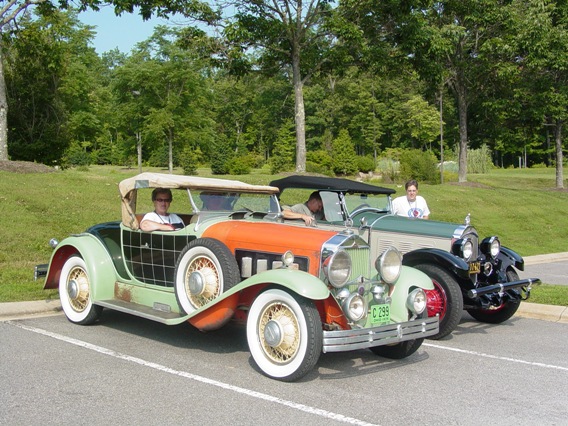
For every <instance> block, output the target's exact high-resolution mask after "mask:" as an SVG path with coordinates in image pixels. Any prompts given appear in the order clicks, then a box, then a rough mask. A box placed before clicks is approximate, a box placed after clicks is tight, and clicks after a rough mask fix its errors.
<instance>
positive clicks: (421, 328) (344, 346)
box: [322, 316, 439, 353]
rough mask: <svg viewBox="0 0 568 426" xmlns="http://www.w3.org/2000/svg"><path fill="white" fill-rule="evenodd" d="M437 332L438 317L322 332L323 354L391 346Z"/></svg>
mask: <svg viewBox="0 0 568 426" xmlns="http://www.w3.org/2000/svg"><path fill="white" fill-rule="evenodd" d="M438 331H439V320H438V317H437V316H436V317H431V318H424V319H417V320H414V321H407V322H403V323H399V324H388V325H382V326H379V327H372V328H363V329H353V330H339V331H324V332H323V349H322V350H323V352H324V353H327V352H344V351H353V350H356V349H365V348H371V347H374V346H383V345H391V344H396V343H400V342H405V341H407V340H414V339H423V338H425V337H428V336H433V335H435V334H437V333H438Z"/></svg>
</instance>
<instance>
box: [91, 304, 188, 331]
mask: <svg viewBox="0 0 568 426" xmlns="http://www.w3.org/2000/svg"><path fill="white" fill-rule="evenodd" d="M93 303H94V304H95V305H99V306H103V307H105V308H109V309H113V310H115V311H120V312H125V313H127V314H131V315H136V316H138V317H142V318H146V319H149V320H152V321H156V322H161V323H162V324H167V325H175V324H181V323H182V322H184V321H187V315H181V314H179V313H177V312H171V311H169V306H166V305H161V304H158V305H156V308H157V309H156V308H151V307H149V306H145V305H140V304H138V303H132V302H125V301H124V300H117V299H110V300H97V301H96V302H93Z"/></svg>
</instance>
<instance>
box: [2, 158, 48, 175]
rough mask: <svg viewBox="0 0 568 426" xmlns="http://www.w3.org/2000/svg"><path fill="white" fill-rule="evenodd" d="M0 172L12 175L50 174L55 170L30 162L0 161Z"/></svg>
mask: <svg viewBox="0 0 568 426" xmlns="http://www.w3.org/2000/svg"><path fill="white" fill-rule="evenodd" d="M0 171H3V172H12V173H52V172H55V171H56V169H54V168H53V167H49V166H46V165H45V164H40V163H33V162H31V161H0Z"/></svg>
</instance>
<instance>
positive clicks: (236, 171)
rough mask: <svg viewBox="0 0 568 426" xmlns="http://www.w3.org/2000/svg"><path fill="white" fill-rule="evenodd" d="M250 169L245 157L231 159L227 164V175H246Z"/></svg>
mask: <svg viewBox="0 0 568 426" xmlns="http://www.w3.org/2000/svg"><path fill="white" fill-rule="evenodd" d="M250 171H251V167H250V165H249V164H248V162H247V161H246V158H245V157H233V158H232V159H231V160H229V162H228V163H227V173H228V174H230V175H248V174H249V173H250Z"/></svg>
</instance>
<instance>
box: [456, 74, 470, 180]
mask: <svg viewBox="0 0 568 426" xmlns="http://www.w3.org/2000/svg"><path fill="white" fill-rule="evenodd" d="M455 91H456V95H457V98H458V117H459V131H460V152H459V160H458V166H459V170H458V182H460V183H461V182H467V139H468V138H467V99H466V88H465V84H464V82H463V81H460V78H459V77H458V79H457V81H456V82H455Z"/></svg>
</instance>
